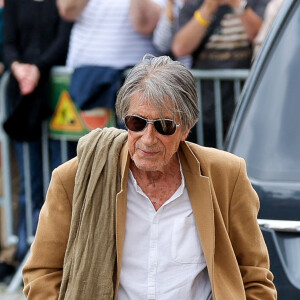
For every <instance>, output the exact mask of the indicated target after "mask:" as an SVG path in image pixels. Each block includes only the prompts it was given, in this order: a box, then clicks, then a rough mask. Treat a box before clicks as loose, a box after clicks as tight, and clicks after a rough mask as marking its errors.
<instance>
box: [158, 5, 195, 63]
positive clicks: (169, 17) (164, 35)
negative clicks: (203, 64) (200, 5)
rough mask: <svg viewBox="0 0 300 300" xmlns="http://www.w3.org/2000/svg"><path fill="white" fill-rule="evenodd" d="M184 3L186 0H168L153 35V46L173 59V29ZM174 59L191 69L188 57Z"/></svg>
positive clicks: (190, 60) (190, 59)
mask: <svg viewBox="0 0 300 300" xmlns="http://www.w3.org/2000/svg"><path fill="white" fill-rule="evenodd" d="M186 1H187V0H168V2H167V5H166V7H165V9H164V11H162V13H161V16H160V19H159V21H158V23H157V26H156V27H155V30H154V33H153V45H154V46H155V47H156V48H157V49H158V50H159V51H160V52H161V53H163V54H166V55H170V56H171V57H174V55H172V49H171V48H172V42H173V37H174V34H175V29H176V28H177V27H178V26H176V23H177V22H178V15H179V12H180V9H181V8H182V6H183V4H184V2H186ZM174 58H175V57H174ZM176 59H177V60H179V61H181V62H182V63H183V64H184V65H185V66H186V67H188V68H190V67H191V63H192V57H191V56H190V55H188V56H186V57H176Z"/></svg>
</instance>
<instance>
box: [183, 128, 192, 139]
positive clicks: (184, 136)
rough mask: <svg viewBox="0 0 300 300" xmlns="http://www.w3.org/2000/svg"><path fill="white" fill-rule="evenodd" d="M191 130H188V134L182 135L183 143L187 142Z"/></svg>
mask: <svg viewBox="0 0 300 300" xmlns="http://www.w3.org/2000/svg"><path fill="white" fill-rule="evenodd" d="M190 131H191V129H188V130H187V131H186V132H184V133H183V134H182V137H181V141H185V140H186V139H187V137H188V135H189V133H190Z"/></svg>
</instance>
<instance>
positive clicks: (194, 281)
mask: <svg viewBox="0 0 300 300" xmlns="http://www.w3.org/2000/svg"><path fill="white" fill-rule="evenodd" d="M197 102H198V99H197V90H196V84H195V80H194V78H193V76H192V74H191V73H190V71H189V70H188V69H187V68H186V67H185V66H184V65H183V64H181V63H180V62H178V61H173V60H171V59H170V58H169V57H167V56H161V57H152V56H149V55H148V56H146V57H145V58H144V59H143V60H142V61H141V62H140V63H139V64H137V65H136V66H135V67H134V68H133V69H132V70H131V72H130V73H129V75H128V76H127V78H126V80H125V82H124V84H123V86H122V87H121V89H120V91H119V93H118V96H117V100H116V112H117V114H118V117H119V118H120V119H121V120H123V121H124V123H125V126H126V127H127V130H121V129H116V128H104V129H95V130H94V131H92V132H90V133H89V134H87V135H86V136H84V137H82V138H81V139H80V140H79V143H78V149H77V152H78V155H77V157H76V158H74V159H72V160H70V161H68V162H66V163H65V164H63V165H61V166H60V167H58V168H57V169H56V170H55V171H54V172H53V174H52V179H51V182H50V186H49V189H48V193H47V197H46V201H45V204H44V206H43V208H42V211H41V214H40V219H39V225H38V229H37V233H36V237H35V240H34V242H33V244H32V247H31V254H30V256H29V258H28V260H27V262H26V264H25V266H24V268H23V278H24V292H25V294H26V296H27V299H39V300H40V299H47V300H52V299H60V300H61V299H69V300H71V299H72V300H73V299H76V300H78V299H79V300H80V299H82V300H86V299H118V300H127V299H128V300H129V299H138V300H140V299H158V300H166V299H200V300H208V299H214V300H242V299H264V300H269V299H276V289H275V287H274V284H273V275H272V273H271V272H270V270H269V258H268V252H267V248H266V245H265V242H264V240H263V237H262V234H261V232H260V228H259V226H258V223H257V213H258V207H259V200H258V197H257V194H256V193H255V191H254V190H253V188H252V186H251V183H250V181H249V179H248V177H247V173H246V166H245V162H244V160H243V159H241V158H239V157H237V156H235V155H233V154H230V153H226V152H223V151H220V150H217V149H213V148H206V147H202V146H199V145H196V144H193V143H190V142H186V141H185V140H186V138H187V136H188V134H189V131H190V129H191V128H192V127H193V126H194V124H195V123H196V122H197V120H198V115H199V109H198V106H197Z"/></svg>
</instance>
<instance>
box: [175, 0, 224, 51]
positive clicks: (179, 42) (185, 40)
mask: <svg viewBox="0 0 300 300" xmlns="http://www.w3.org/2000/svg"><path fill="white" fill-rule="evenodd" d="M218 7H219V3H218V0H206V1H204V2H203V4H202V5H201V7H200V8H199V11H200V13H201V16H202V17H203V18H204V19H205V20H207V21H210V20H211V19H212V17H213V15H214V14H215V12H216V11H217V9H218ZM206 30H207V26H203V25H201V24H200V23H199V22H198V21H197V20H196V18H194V17H192V18H191V19H190V20H189V22H188V23H187V24H186V25H185V26H183V27H182V28H181V29H180V30H179V31H178V32H177V34H176V35H175V36H174V39H173V44H172V51H173V53H174V55H175V56H177V57H181V56H186V55H189V54H191V53H193V52H194V51H195V50H196V49H197V47H198V46H199V45H200V43H201V42H202V39H203V38H204V36H205V33H206Z"/></svg>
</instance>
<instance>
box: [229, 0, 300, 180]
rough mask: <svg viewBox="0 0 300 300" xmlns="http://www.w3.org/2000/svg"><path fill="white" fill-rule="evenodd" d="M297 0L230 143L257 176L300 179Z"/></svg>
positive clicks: (299, 24) (299, 19) (299, 9)
mask: <svg viewBox="0 0 300 300" xmlns="http://www.w3.org/2000/svg"><path fill="white" fill-rule="evenodd" d="M299 2H300V1H297V4H296V7H295V10H294V12H293V13H292V14H291V16H289V18H288V21H287V22H286V23H285V25H284V26H283V27H282V30H281V32H280V33H279V34H278V35H277V41H276V42H275V44H274V45H273V47H272V50H271V51H270V53H269V54H268V58H267V60H268V61H267V63H266V64H265V67H264V69H263V70H262V72H261V73H260V75H259V78H258V80H257V84H256V85H255V86H254V89H253V92H252V94H251V98H250V101H249V102H248V103H249V104H248V105H247V107H246V110H245V113H244V115H243V117H242V121H241V123H240V124H239V126H240V127H239V129H238V134H237V136H236V139H235V142H234V144H233V148H232V152H234V153H236V154H238V155H240V156H242V157H244V158H245V159H246V161H247V166H248V173H249V176H250V177H251V178H255V179H259V180H266V181H289V182H291V181H294V182H295V181H297V182H299V181H300V5H299Z"/></svg>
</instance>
